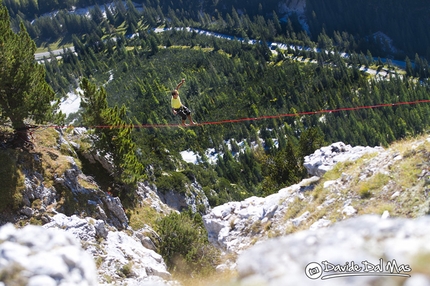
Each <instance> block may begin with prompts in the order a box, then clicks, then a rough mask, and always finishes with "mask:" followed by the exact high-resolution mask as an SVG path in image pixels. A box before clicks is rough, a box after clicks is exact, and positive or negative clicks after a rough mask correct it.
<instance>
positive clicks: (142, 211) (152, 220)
mask: <svg viewBox="0 0 430 286" xmlns="http://www.w3.org/2000/svg"><path fill="white" fill-rule="evenodd" d="M127 216H128V218H129V225H130V226H131V228H132V229H134V230H138V229H141V228H143V227H144V226H145V224H147V225H149V226H150V227H152V228H154V227H155V225H156V222H157V220H158V219H160V218H161V215H160V214H159V213H157V211H156V210H155V209H154V208H152V207H151V206H143V207H139V208H135V209H133V210H127Z"/></svg>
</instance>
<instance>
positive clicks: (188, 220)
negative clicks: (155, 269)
mask: <svg viewBox="0 0 430 286" xmlns="http://www.w3.org/2000/svg"><path fill="white" fill-rule="evenodd" d="M156 229H157V232H158V234H159V236H160V242H159V245H158V248H159V252H160V254H161V255H162V256H163V258H164V260H165V261H166V264H167V266H168V268H169V270H170V271H173V272H175V273H180V274H185V273H187V275H190V276H191V275H192V276H194V275H207V274H210V273H212V272H213V271H214V269H215V263H216V262H217V260H218V257H219V254H218V251H217V250H216V249H215V247H214V246H212V245H211V244H210V243H209V241H208V239H207V232H206V229H205V228H204V225H203V221H202V218H201V216H200V215H199V214H193V213H191V212H190V211H186V212H183V213H181V214H178V213H171V214H170V215H168V216H165V217H164V218H162V219H160V220H158V221H157V226H156Z"/></svg>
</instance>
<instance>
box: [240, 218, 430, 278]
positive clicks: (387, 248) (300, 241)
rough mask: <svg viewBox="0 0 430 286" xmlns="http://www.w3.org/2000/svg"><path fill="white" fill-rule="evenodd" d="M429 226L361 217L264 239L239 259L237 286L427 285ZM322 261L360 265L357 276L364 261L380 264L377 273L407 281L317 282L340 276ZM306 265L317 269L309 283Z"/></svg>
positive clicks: (429, 274) (428, 221)
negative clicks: (320, 227)
mask: <svg viewBox="0 0 430 286" xmlns="http://www.w3.org/2000/svg"><path fill="white" fill-rule="evenodd" d="M429 225H430V217H428V216H424V217H420V218H418V219H415V220H412V219H400V218H396V219H392V218H385V219H384V218H381V217H380V216H370V215H366V216H360V217H356V218H351V219H348V220H345V221H342V222H339V223H337V224H335V225H333V226H332V227H329V228H324V229H319V230H316V231H311V230H307V231H302V232H298V233H295V234H292V235H289V236H285V237H281V238H276V239H272V240H267V241H265V242H262V243H261V244H258V245H255V246H252V247H251V248H249V249H248V250H246V251H244V252H243V253H242V254H241V255H240V256H239V258H238V261H237V263H238V266H237V269H238V272H239V276H240V279H239V284H238V285H259V286H265V285H273V286H275V285H276V286H277V285H284V286H285V285H287V286H288V285H291V286H293V285H294V286H295V285H357V286H358V285H360V286H361V285H430V269H429V268H428V267H427V266H425V265H428V257H429V256H430V245H429V243H428V241H429V239H430V228H429V227H428V226H429ZM381 259H382V260H381ZM324 261H326V262H329V263H330V264H332V265H340V266H345V264H346V263H348V264H349V265H352V263H354V264H356V265H357V266H358V267H362V271H361V272H364V269H365V268H364V267H365V266H364V265H365V263H366V261H367V262H368V263H372V264H373V265H375V266H376V265H379V264H380V263H381V261H382V266H383V268H384V269H383V270H382V271H383V272H385V273H387V272H392V273H394V274H399V273H400V274H406V275H411V277H410V278H405V277H399V276H377V275H374V276H372V275H368V276H351V277H343V278H339V277H338V278H333V279H328V280H322V279H321V277H322V276H325V275H328V274H335V273H337V274H338V273H339V272H340V271H337V272H336V271H334V268H333V267H334V266H330V264H324ZM311 262H315V263H318V265H320V266H321V268H319V270H321V271H320V273H321V274H322V276H321V277H319V278H317V279H315V280H312V279H310V278H308V277H307V275H306V274H310V273H309V272H308V273H305V268H306V266H307V265H308V264H309V263H311ZM388 262H391V263H394V262H395V263H396V264H397V268H395V269H397V270H400V271H398V272H397V271H395V269H394V271H390V269H391V268H386V266H387V265H388V264H387V263H388ZM325 265H327V266H325ZM368 265H369V264H368ZM401 265H402V266H401ZM314 266H316V264H314ZM400 267H402V268H400ZM367 269H370V267H369V266H367ZM375 269H376V268H375ZM402 269H403V270H402ZM407 269H411V270H410V271H407ZM326 270H327V271H326ZM329 270H332V271H329ZM414 270H416V271H414ZM368 272H369V271H368ZM370 272H371V271H370ZM374 272H378V271H374ZM376 274H380V273H379V272H378V273H376Z"/></svg>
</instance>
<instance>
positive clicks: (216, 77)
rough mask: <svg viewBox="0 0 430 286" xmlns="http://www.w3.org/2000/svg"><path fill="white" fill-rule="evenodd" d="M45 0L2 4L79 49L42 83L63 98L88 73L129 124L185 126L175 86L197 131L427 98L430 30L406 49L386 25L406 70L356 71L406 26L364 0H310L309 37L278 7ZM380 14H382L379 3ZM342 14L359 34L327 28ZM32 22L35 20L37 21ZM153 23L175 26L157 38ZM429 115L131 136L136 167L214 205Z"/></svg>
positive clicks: (424, 110) (410, 110)
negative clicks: (333, 147)
mask: <svg viewBox="0 0 430 286" xmlns="http://www.w3.org/2000/svg"><path fill="white" fill-rule="evenodd" d="M39 2H44V4H43V5H44V6H41V5H36V4H35V3H36V2H35V1H32V0H29V1H22V0H20V1H16V0H15V1H14V0H4V3H5V4H6V6H7V7H8V8H9V11H10V14H11V18H12V22H13V23H14V24H15V25H16V24H17V23H18V22H19V21H22V20H24V21H25V26H26V28H27V30H28V31H29V33H30V35H32V37H34V39H35V40H36V41H37V42H38V43H39V44H41V43H44V42H56V41H58V40H60V41H62V43H66V42H68V41H69V42H70V43H73V46H74V48H75V53H72V52H71V51H66V50H65V53H64V54H63V56H62V58H61V59H57V58H55V57H54V56H52V57H51V59H50V61H45V66H46V70H47V74H46V76H47V80H48V82H49V83H50V85H51V86H52V87H53V88H54V90H55V91H56V92H57V94H58V95H63V94H65V93H66V92H68V91H69V90H70V89H72V88H75V87H77V86H78V84H79V82H80V81H81V79H82V78H88V79H90V81H91V82H92V83H93V84H96V85H98V86H103V89H105V90H106V94H107V96H106V100H107V103H108V104H109V106H123V107H125V108H122V109H121V112H122V113H121V114H122V115H121V116H123V115H127V118H128V120H129V121H130V122H132V123H134V124H167V123H178V122H179V119H178V118H176V117H174V116H173V115H172V113H171V108H170V92H171V90H172V89H174V88H175V86H176V84H177V83H178V82H179V81H180V79H181V78H185V79H186V82H185V84H184V86H183V87H182V88H181V93H180V94H181V99H182V102H183V103H184V104H185V105H187V106H188V107H189V108H190V109H191V110H192V112H193V118H195V119H196V120H197V121H198V122H207V121H217V120H225V119H239V118H254V117H258V116H261V115H278V114H285V113H292V114H294V113H298V112H301V111H319V110H327V109H337V108H342V107H354V106H364V105H374V104H380V103H395V102H400V101H402V102H403V101H415V100H419V99H428V95H429V86H428V82H427V79H426V78H428V63H427V61H426V60H425V58H421V57H420V56H419V55H418V53H419V54H424V55H425V54H426V53H427V51H426V50H425V49H426V48H427V45H425V44H422V43H424V42H425V41H426V39H427V38H428V36H427V35H426V33H427V31H422V34H420V37H421V36H422V37H421V39H420V42H412V41H411V42H410V43H409V44H408V45H405V46H401V45H400V44H398V42H397V41H398V40H397V39H395V38H394V35H391V34H389V31H388V30H384V33H386V34H387V35H389V36H390V37H392V38H393V39H394V40H395V43H394V44H395V45H396V46H397V47H398V48H401V49H402V50H403V56H404V58H402V59H405V58H406V66H407V69H406V72H404V73H397V72H395V71H393V72H392V73H391V74H390V78H389V80H380V79H377V78H374V77H371V76H369V75H368V74H365V73H363V72H361V71H360V70H359V68H360V67H362V66H366V67H369V68H373V69H378V70H381V69H382V68H383V66H382V62H381V61H374V59H373V57H374V56H381V57H384V56H387V55H388V53H387V52H386V51H385V50H384V49H382V48H381V45H380V44H379V43H378V42H377V41H374V40H372V39H369V37H368V36H369V35H371V34H372V33H373V32H376V31H378V30H380V29H383V28H384V25H386V26H388V25H390V23H392V22H394V21H395V19H393V18H392V17H401V15H400V14H396V13H394V10H393V11H391V8H390V9H388V7H384V8H385V10H386V11H387V14H384V15H385V16H384V17H386V18H385V19H386V20H385V21H383V19H381V18H380V17H379V18H378V21H379V22H378V23H377V24H375V25H372V22H371V16H369V13H370V12H366V11H367V10H366V9H370V8H369V5H370V4H369V5H367V4H365V3H362V4H363V6H362V7H356V6H355V5H358V4H356V3H355V4H354V6H353V7H354V9H355V10H348V9H347V8H345V10H342V9H343V8H342V7H343V6H342V3H349V4H351V2H350V1H348V2H346V1H306V4H307V5H308V8H309V7H310V8H309V9H311V10H309V9H308V10H307V12H306V13H307V14H309V15H307V17H308V19H309V23H310V34H309V33H308V31H305V30H304V29H303V28H302V26H301V25H300V23H299V19H298V15H297V14H291V15H290V16H289V17H288V18H283V16H284V15H281V13H279V11H278V12H276V11H277V7H278V6H277V3H278V2H275V1H265V2H264V3H262V2H261V3H260V2H259V1H222V0H219V1H162V0H159V1H156V0H147V1H144V2H143V3H142V4H143V5H142V7H143V10H138V9H136V8H135V7H134V6H133V5H132V4H131V1H127V2H126V3H123V2H115V4H116V5H115V8H114V9H112V10H110V9H104V10H105V11H107V13H106V17H104V16H103V13H102V9H101V7H107V6H104V5H105V4H104V3H102V2H97V3H95V2H94V1H77V0H75V1H73V0H70V1H64V2H62V3H58V2H57V1H39ZM135 2H137V3H140V2H139V1H135ZM287 2H288V1H287ZM362 2H363V1H362ZM364 2H369V3H370V2H371V1H364ZM382 2H384V1H382ZM382 2H381V3H382ZM391 2H399V4H398V5H397V6H396V7H400V8H402V7H403V6H402V5H404V4H401V2H400V1H391ZM415 2H416V4H413V3H412V4H413V5H412V4H411V6H410V7H414V9H415V8H418V7H420V6H418V4H421V3H423V2H422V1H421V2H419V3H418V1H415ZM321 3H326V5H323V4H321ZM329 3H331V5H328V4H329ZM372 3H373V2H372ZM94 4H97V5H96V6H94V8H93V9H91V10H90V17H85V16H80V15H76V14H70V13H68V12H67V9H71V7H72V6H77V7H80V6H86V5H94ZM345 5H346V4H345ZM372 5H373V6H372ZM372 5H370V6H371V7H373V8H375V7H376V8H375V9H376V11H379V10H378V9H379V8H378V7H383V6H378V5H379V4H372ZM381 5H382V4H381ZM421 5H424V4H421ZM62 8H64V9H66V10H61V11H60V12H59V13H57V14H55V16H52V17H40V16H41V15H42V14H43V13H46V12H50V11H53V10H56V9H62ZM408 8H409V7H408ZM357 9H360V10H357ZM361 9H363V10H361ZM340 10H342V11H343V12H342V17H343V18H344V19H357V18H354V17H352V16H348V15H349V14H348V13H350V14H351V15H352V14H354V15H355V16H359V15H360V14H361V13H359V12H358V11H363V13H367V14H363V15H362V17H363V19H362V18H360V19H359V20H355V21H362V22H363V26H362V27H361V28H360V30H358V28H357V27H355V26H357V25H359V24H357V23H355V24H354V25H355V26H354V25H352V24H351V25H352V26H354V27H355V28H356V29H352V28H351V29H349V26H350V24H347V23H344V24H343V26H342V27H341V26H337V24H335V23H332V22H330V20H328V19H333V17H332V16H333V15H338V14H339V11H340ZM396 11H397V10H396ZM391 12H392V14H390V13H391ZM278 13H279V15H278ZM411 13H412V12H411ZM370 15H373V14H370ZM411 15H413V14H411ZM281 16H282V18H283V19H285V21H284V20H282V21H281V20H280V19H281ZM367 17H370V18H369V19H368V18H367ZM388 17H390V18H389V20H388V19H387V18H388ZM34 18H38V19H37V20H36V21H34V22H33V24H31V22H30V20H32V19H34ZM334 18H335V17H334ZM374 20H375V21H376V19H374ZM331 21H333V22H334V20H331ZM344 21H346V20H344ZM360 23H361V22H360ZM400 23H403V22H400ZM404 25H405V26H403V24H402V26H401V28H402V29H404V31H411V30H413V31H414V32H410V33H407V35H408V37H412V36H415V37H417V35H418V33H415V31H417V29H412V28H415V27H417V26H418V24H417V23H416V22H414V21H411V22H407V21H405V22H404ZM419 25H421V23H419ZM155 27H166V28H173V29H170V30H165V31H164V32H161V33H155V32H154V28H155ZM179 27H196V28H201V29H206V30H210V31H216V32H221V33H225V34H229V35H234V36H236V37H239V38H242V39H257V40H259V41H258V42H256V44H248V43H245V42H243V41H238V40H226V39H222V38H216V37H212V36H208V35H200V34H198V33H196V32H187V31H184V30H181V29H176V28H179ZM344 27H346V28H347V29H344ZM341 28H342V29H341ZM399 29H400V28H398V29H397V31H398V32H400V30H399ZM402 31H403V30H402ZM402 33H403V32H402ZM405 33H406V32H405ZM132 34H133V35H134V36H133V37H131V36H130V35H132ZM405 38H406V36H405ZM269 41H279V42H283V43H288V44H292V45H296V46H306V47H312V48H314V47H318V48H320V49H323V51H322V52H316V50H313V49H293V48H289V49H288V50H281V49H277V50H276V53H273V52H272V50H270V49H269V47H268V45H267V44H266V43H267V42H269ZM341 52H348V53H349V54H350V57H348V58H345V57H343V56H342V54H341ZM374 53H375V54H374ZM408 56H409V57H411V58H412V57H413V59H414V61H415V65H412V63H411V61H410V60H409V57H408ZM385 68H387V67H385ZM429 111H430V106H428V105H426V104H421V105H403V106H392V107H384V108H379V109H366V110H356V111H345V112H336V113H326V114H324V115H321V114H315V115H307V116H298V115H297V116H293V117H286V118H275V119H267V120H254V121H247V122H240V123H226V124H222V125H204V126H195V127H189V128H145V129H140V128H135V129H134V130H133V132H132V133H131V136H132V138H133V140H134V144H136V146H138V152H137V155H138V158H139V159H140V163H141V164H142V165H143V166H147V172H148V175H149V178H150V179H151V180H153V181H154V182H155V183H156V185H157V186H158V187H159V188H160V189H161V190H168V189H170V188H172V186H174V188H175V190H176V191H178V192H182V191H184V190H185V189H184V186H185V185H186V184H189V183H190V182H193V181H197V182H199V183H200V184H201V185H202V186H203V188H204V190H205V193H206V195H207V196H208V198H209V199H210V203H211V205H212V206H214V205H217V204H220V203H224V202H227V201H231V200H240V199H243V198H245V197H248V196H251V195H267V194H270V193H273V192H275V191H277V190H278V189H279V188H281V187H284V186H286V185H289V184H292V183H295V182H298V181H299V180H300V179H302V178H303V177H304V176H306V172H305V170H304V168H303V165H302V163H303V157H304V156H305V155H308V154H310V153H312V152H313V151H314V150H316V149H317V148H319V147H320V146H322V145H323V144H327V143H331V142H336V141H343V142H345V143H347V144H351V145H371V146H375V145H387V144H388V143H390V142H392V141H393V140H396V139H399V138H403V137H405V136H408V135H414V134H417V133H420V132H423V131H426V130H427V127H428V125H429V123H430V122H429V121H430V117H429ZM86 112H87V113H88V110H87V111H86ZM72 119H76V121H75V124H83V123H85V118H84V119H83V118H81V117H80V116H79V115H75V117H74V118H69V120H72ZM127 134H128V133H127ZM255 146H257V147H255ZM208 148H214V149H215V152H217V154H219V155H218V160H217V163H216V164H215V165H211V164H210V163H209V161H208V158H207V156H206V155H205V151H206V150H208ZM183 150H193V151H195V152H197V153H199V154H200V156H201V157H202V163H201V164H199V165H193V164H185V163H184V162H182V163H180V162H179V161H178V158H180V155H179V152H180V151H183ZM149 166H150V167H151V168H149ZM166 173H169V174H170V175H169V176H166V175H165V174H166Z"/></svg>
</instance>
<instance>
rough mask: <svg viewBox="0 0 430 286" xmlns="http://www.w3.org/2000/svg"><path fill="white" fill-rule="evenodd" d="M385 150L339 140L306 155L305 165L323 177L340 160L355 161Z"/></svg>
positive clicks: (311, 173)
mask: <svg viewBox="0 0 430 286" xmlns="http://www.w3.org/2000/svg"><path fill="white" fill-rule="evenodd" d="M383 150H384V149H383V148H382V147H362V146H356V147H351V145H345V143H343V142H337V143H333V144H331V145H330V146H327V147H322V148H320V149H318V150H316V151H315V152H314V153H313V154H311V155H309V156H306V157H305V162H304V164H303V165H304V166H305V168H306V170H307V171H308V173H309V174H310V175H313V176H319V177H321V176H322V175H324V174H325V173H326V172H327V171H329V170H331V169H332V168H333V167H334V165H336V164H337V163H339V162H345V161H355V160H357V159H358V158H360V157H362V156H363V155H365V154H368V153H373V152H381V151H383Z"/></svg>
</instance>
